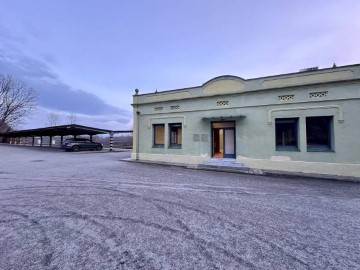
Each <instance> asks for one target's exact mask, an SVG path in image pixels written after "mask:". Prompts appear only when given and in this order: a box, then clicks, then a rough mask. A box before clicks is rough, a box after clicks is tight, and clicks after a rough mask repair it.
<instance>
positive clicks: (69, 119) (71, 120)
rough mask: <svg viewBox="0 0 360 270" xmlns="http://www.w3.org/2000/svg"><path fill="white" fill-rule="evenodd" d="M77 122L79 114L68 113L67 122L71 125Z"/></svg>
mask: <svg viewBox="0 0 360 270" xmlns="http://www.w3.org/2000/svg"><path fill="white" fill-rule="evenodd" d="M76 122H77V116H76V114H75V113H70V114H68V115H67V123H68V124H69V125H72V124H76Z"/></svg>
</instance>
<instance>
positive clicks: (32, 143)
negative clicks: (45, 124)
mask: <svg viewBox="0 0 360 270" xmlns="http://www.w3.org/2000/svg"><path fill="white" fill-rule="evenodd" d="M34 144H35V137H34V136H33V137H32V142H31V146H34Z"/></svg>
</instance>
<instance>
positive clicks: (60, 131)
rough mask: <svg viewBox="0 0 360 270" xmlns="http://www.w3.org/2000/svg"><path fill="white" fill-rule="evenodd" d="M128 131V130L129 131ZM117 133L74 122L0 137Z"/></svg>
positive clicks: (4, 134)
mask: <svg viewBox="0 0 360 270" xmlns="http://www.w3.org/2000/svg"><path fill="white" fill-rule="evenodd" d="M129 132H130V131H129ZM110 133H117V132H116V131H112V130H108V129H100V128H94V127H87V126H81V125H76V124H71V125H62V126H53V127H45V128H37V129H25V130H15V131H10V132H6V133H0V136H2V137H10V138H16V137H41V136H51V137H54V136H68V135H73V136H78V135H96V134H110Z"/></svg>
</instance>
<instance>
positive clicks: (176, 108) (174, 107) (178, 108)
mask: <svg viewBox="0 0 360 270" xmlns="http://www.w3.org/2000/svg"><path fill="white" fill-rule="evenodd" d="M177 110H180V106H179V105H173V106H170V111H177Z"/></svg>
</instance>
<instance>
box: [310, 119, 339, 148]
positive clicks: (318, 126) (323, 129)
mask: <svg viewBox="0 0 360 270" xmlns="http://www.w3.org/2000/svg"><path fill="white" fill-rule="evenodd" d="M332 118H333V117H332V116H317V117H306V142H307V150H308V151H309V152H316V151H330V150H331V126H332Z"/></svg>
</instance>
